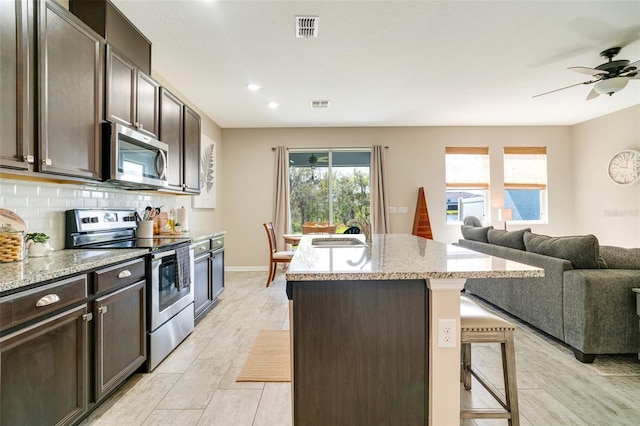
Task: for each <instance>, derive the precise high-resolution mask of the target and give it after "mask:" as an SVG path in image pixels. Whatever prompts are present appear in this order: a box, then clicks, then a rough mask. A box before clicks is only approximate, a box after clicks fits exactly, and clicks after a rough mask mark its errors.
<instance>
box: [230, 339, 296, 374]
mask: <svg viewBox="0 0 640 426" xmlns="http://www.w3.org/2000/svg"><path fill="white" fill-rule="evenodd" d="M290 381H291V355H290V349H289V331H288V330H260V331H259V332H258V336H257V337H256V340H255V341H254V342H253V346H252V347H251V350H250V351H249V354H248V355H247V359H246V360H245V361H244V364H243V365H242V368H241V369H240V373H239V374H238V377H237V378H236V382H290Z"/></svg>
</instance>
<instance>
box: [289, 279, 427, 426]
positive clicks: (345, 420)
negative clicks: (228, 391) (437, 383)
mask: <svg viewBox="0 0 640 426" xmlns="http://www.w3.org/2000/svg"><path fill="white" fill-rule="evenodd" d="M287 287H288V291H287V293H288V294H290V298H291V297H292V300H293V303H292V304H290V307H291V309H292V311H291V312H290V315H291V317H292V319H293V323H292V327H293V328H292V333H293V340H292V346H293V389H292V392H293V409H294V413H293V424H294V425H305V426H308V425H318V426H324V425H425V424H427V423H428V422H427V419H428V401H429V397H428V371H429V370H428V335H427V330H428V325H427V318H428V315H427V314H428V310H429V301H428V293H427V288H426V284H425V282H424V280H406V281H404V280H400V281H318V282H309V281H297V282H288V283H287ZM290 289H291V290H292V291H289V290H290Z"/></svg>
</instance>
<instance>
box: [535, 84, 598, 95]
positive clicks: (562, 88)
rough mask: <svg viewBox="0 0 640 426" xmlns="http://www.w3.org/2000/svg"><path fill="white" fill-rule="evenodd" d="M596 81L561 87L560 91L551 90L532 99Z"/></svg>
mask: <svg viewBox="0 0 640 426" xmlns="http://www.w3.org/2000/svg"><path fill="white" fill-rule="evenodd" d="M596 81H598V80H590V81H583V82H582V83H576V84H572V85H571V86H566V87H561V88H560V89H555V90H551V91H549V92H544V93H540V94H539V95H535V96H533V97H534V98H537V97H539V96H544V95H548V94H549V93H554V92H559V91H560V90H564V89H569V88H571V87H576V86H580V85H582V84H591V83H595V82H596Z"/></svg>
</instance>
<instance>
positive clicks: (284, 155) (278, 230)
mask: <svg viewBox="0 0 640 426" xmlns="http://www.w3.org/2000/svg"><path fill="white" fill-rule="evenodd" d="M274 170H275V178H274V184H275V187H274V191H273V192H274V197H275V199H274V202H273V230H274V231H275V234H276V239H277V241H276V245H277V248H278V251H283V250H286V249H285V243H284V239H283V238H282V235H283V234H287V233H289V232H290V229H291V211H290V209H289V154H288V152H287V148H286V147H284V146H278V147H276V158H275V167H274Z"/></svg>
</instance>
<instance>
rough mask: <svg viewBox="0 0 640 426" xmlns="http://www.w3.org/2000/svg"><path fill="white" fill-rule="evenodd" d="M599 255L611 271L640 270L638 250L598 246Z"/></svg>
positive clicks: (639, 250) (639, 252) (639, 253)
mask: <svg viewBox="0 0 640 426" xmlns="http://www.w3.org/2000/svg"><path fill="white" fill-rule="evenodd" d="M600 254H601V255H602V257H603V258H604V260H605V261H606V262H607V266H608V267H609V268H611V269H640V248H623V247H614V246H600Z"/></svg>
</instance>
